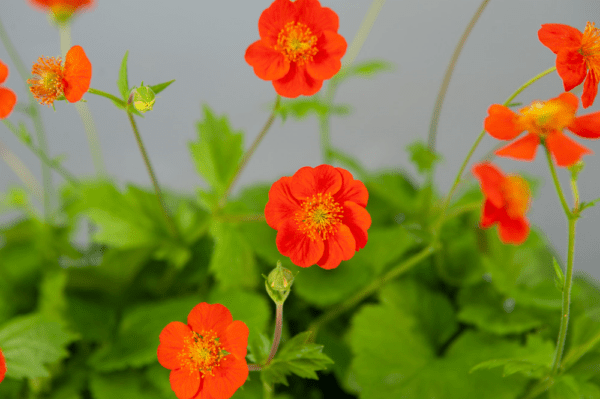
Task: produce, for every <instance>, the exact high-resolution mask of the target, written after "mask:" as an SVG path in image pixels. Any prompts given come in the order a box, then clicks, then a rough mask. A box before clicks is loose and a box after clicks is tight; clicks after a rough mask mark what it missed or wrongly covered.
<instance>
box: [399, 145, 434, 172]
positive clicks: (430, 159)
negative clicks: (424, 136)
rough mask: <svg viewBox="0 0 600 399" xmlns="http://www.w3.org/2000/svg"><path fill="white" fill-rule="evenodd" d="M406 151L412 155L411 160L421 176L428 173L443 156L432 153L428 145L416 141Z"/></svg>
mask: <svg viewBox="0 0 600 399" xmlns="http://www.w3.org/2000/svg"><path fill="white" fill-rule="evenodd" d="M406 149H407V151H408V153H409V154H410V160H411V161H412V163H413V164H414V165H415V166H416V168H417V171H418V172H419V173H421V174H424V173H427V172H428V171H430V170H431V169H432V168H433V166H434V165H435V164H436V163H437V162H439V161H441V160H442V157H441V155H439V154H438V153H435V152H431V151H430V150H429V148H428V147H427V145H425V143H423V142H421V141H415V142H414V143H412V144H410V145H409V146H408V147H406Z"/></svg>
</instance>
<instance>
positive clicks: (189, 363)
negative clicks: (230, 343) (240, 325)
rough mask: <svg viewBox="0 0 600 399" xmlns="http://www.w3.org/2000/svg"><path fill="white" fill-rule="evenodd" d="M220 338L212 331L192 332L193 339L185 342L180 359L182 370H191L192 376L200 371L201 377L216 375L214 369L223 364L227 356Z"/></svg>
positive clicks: (190, 338) (189, 338)
mask: <svg viewBox="0 0 600 399" xmlns="http://www.w3.org/2000/svg"><path fill="white" fill-rule="evenodd" d="M227 354H228V353H227V351H225V350H224V349H223V345H222V344H221V342H220V341H219V338H218V337H217V336H216V334H215V333H214V332H213V331H212V330H209V331H201V332H200V333H198V332H196V331H192V336H191V337H186V338H185V340H184V341H183V350H182V351H181V352H180V353H179V355H178V357H179V360H180V361H181V368H186V369H188V370H189V372H190V374H192V373H194V372H197V371H200V374H201V377H204V376H205V375H207V374H208V375H211V376H212V375H214V374H213V369H214V368H215V367H218V366H219V365H220V364H221V361H222V360H224V359H223V358H224V357H225V356H226V355H227Z"/></svg>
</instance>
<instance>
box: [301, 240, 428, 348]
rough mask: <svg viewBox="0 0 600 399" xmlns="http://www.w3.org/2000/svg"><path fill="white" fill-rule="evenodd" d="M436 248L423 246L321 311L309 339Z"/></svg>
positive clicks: (311, 327) (311, 329) (310, 328)
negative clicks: (354, 292) (361, 287)
mask: <svg viewBox="0 0 600 399" xmlns="http://www.w3.org/2000/svg"><path fill="white" fill-rule="evenodd" d="M436 250H437V248H436V247H434V246H433V245H429V246H427V247H425V248H423V249H422V250H421V251H420V252H417V253H416V254H414V255H413V256H411V257H410V258H408V259H406V260H405V261H404V262H402V263H400V264H399V265H398V266H396V267H394V268H393V269H391V270H390V271H389V272H387V273H386V274H384V275H383V276H381V277H379V278H377V279H376V280H374V281H372V282H371V283H370V284H369V285H367V286H366V287H365V288H363V289H362V290H361V291H359V292H357V293H356V294H354V295H353V296H352V297H350V298H348V299H346V300H345V301H344V302H342V303H341V304H339V305H337V306H335V307H333V308H331V309H330V310H329V311H327V312H326V313H323V314H322V315H321V316H319V317H318V318H317V319H316V320H315V321H314V322H312V323H311V325H310V326H309V328H308V329H309V331H312V332H313V333H312V335H311V338H310V339H311V341H314V340H315V337H316V336H317V334H318V332H319V329H320V328H321V327H322V326H323V325H325V324H327V323H328V322H330V321H331V320H333V319H335V318H336V317H338V316H340V315H341V314H343V313H345V312H347V311H348V310H350V309H352V308H353V307H354V306H356V305H357V304H358V303H359V302H361V301H362V300H363V299H365V298H367V297H368V296H370V295H372V294H373V293H375V292H377V291H378V290H379V289H380V288H381V287H383V286H384V285H386V284H387V283H388V282H389V281H391V280H393V279H395V278H397V277H398V276H400V275H402V274H404V273H406V272H408V271H409V270H411V269H412V268H413V267H415V266H416V265H418V264H419V263H420V262H421V261H423V260H424V259H426V258H427V257H429V256H430V255H431V254H433V253H434V252H435V251H436Z"/></svg>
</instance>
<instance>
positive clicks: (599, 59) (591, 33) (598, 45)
mask: <svg viewBox="0 0 600 399" xmlns="http://www.w3.org/2000/svg"><path fill="white" fill-rule="evenodd" d="M581 55H583V58H584V60H585V63H586V65H587V67H588V68H589V69H591V70H592V71H594V74H595V75H596V77H600V29H598V28H596V26H595V24H594V23H593V22H588V23H587V25H586V26H585V30H584V31H583V38H582V39H581Z"/></svg>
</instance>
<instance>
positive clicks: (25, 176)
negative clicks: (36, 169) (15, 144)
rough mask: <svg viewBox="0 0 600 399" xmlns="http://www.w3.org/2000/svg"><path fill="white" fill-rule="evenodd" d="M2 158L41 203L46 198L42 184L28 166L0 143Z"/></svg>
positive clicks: (0, 155) (0, 156)
mask: <svg viewBox="0 0 600 399" xmlns="http://www.w3.org/2000/svg"><path fill="white" fill-rule="evenodd" d="M0 158H2V159H3V160H4V162H5V163H6V164H7V165H8V167H9V168H10V169H12V171H13V172H14V173H15V175H17V177H18V178H19V179H21V181H22V182H23V184H25V186H26V187H27V188H28V189H29V191H30V192H31V193H32V194H33V195H34V196H35V197H36V198H37V199H38V200H40V201H42V200H43V198H44V192H43V190H42V187H41V186H40V183H39V182H38V181H37V180H36V178H35V177H34V176H33V173H31V171H30V170H29V169H28V168H27V166H26V165H25V164H24V163H23V161H21V159H19V157H17V156H16V155H15V154H14V153H13V152H12V151H11V150H9V149H8V147H6V146H5V145H4V143H2V142H1V141H0Z"/></svg>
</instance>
